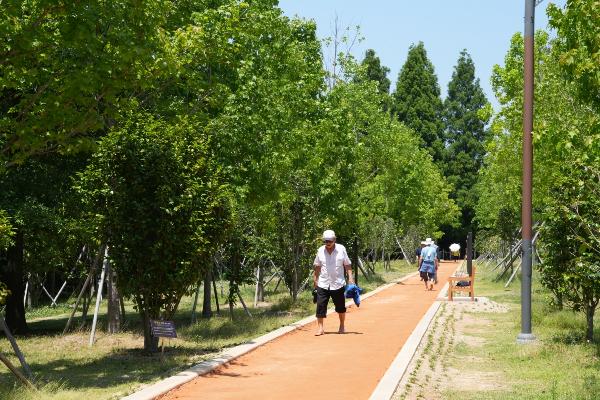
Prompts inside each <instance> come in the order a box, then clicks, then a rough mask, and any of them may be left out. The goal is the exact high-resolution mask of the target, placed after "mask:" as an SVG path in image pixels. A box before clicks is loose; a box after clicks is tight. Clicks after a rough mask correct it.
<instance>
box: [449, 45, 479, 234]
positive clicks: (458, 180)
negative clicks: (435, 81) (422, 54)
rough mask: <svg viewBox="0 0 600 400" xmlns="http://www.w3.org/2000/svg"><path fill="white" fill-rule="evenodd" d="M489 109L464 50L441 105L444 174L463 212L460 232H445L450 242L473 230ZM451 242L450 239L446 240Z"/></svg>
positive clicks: (469, 59) (473, 65) (469, 57)
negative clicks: (442, 115)
mask: <svg viewBox="0 0 600 400" xmlns="http://www.w3.org/2000/svg"><path fill="white" fill-rule="evenodd" d="M489 110H490V105H489V103H488V101H487V99H486V98H485V95H484V93H483V90H482V89H481V86H480V85H479V79H478V78H476V77H475V64H474V63H473V60H472V59H471V56H470V55H469V54H468V53H467V51H466V50H463V51H462V52H461V53H460V57H459V58H458V63H457V64H456V66H455V67H454V72H453V73H452V79H451V80H450V83H448V96H447V97H446V99H445V101H444V123H445V133H444V137H445V145H446V150H445V154H444V174H445V176H446V178H447V179H448V182H450V183H452V184H453V185H454V192H453V193H452V197H453V198H454V199H455V200H456V202H457V204H458V206H459V207H460V208H461V210H462V221H461V228H460V229H459V230H454V231H452V230H450V231H446V236H448V235H450V236H452V239H453V240H462V241H464V238H466V234H467V232H468V231H469V230H473V231H474V227H473V226H472V221H473V216H474V207H475V204H476V203H477V195H476V191H475V188H474V185H475V183H476V182H477V176H478V171H479V169H480V168H482V166H483V156H484V152H485V147H484V144H485V140H486V138H487V135H488V130H487V128H486V125H487V122H488V120H489V114H490V113H489ZM448 239H450V238H448Z"/></svg>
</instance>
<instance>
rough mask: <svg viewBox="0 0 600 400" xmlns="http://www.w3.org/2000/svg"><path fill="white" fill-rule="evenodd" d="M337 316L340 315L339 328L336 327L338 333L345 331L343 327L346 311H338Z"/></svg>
mask: <svg viewBox="0 0 600 400" xmlns="http://www.w3.org/2000/svg"><path fill="white" fill-rule="evenodd" d="M338 316H339V317H340V329H338V333H346V329H345V328H344V321H345V320H346V313H338Z"/></svg>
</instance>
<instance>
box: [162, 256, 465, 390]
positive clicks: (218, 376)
mask: <svg viewBox="0 0 600 400" xmlns="http://www.w3.org/2000/svg"><path fill="white" fill-rule="evenodd" d="M455 268H456V264H455V263H442V264H441V266H440V270H439V282H440V283H439V284H438V285H437V287H436V288H435V289H434V290H433V291H425V288H424V285H423V283H422V282H421V281H420V280H419V277H418V276H414V277H412V278H409V279H408V280H406V281H404V282H402V283H397V284H395V285H393V286H391V287H390V288H388V289H386V290H383V291H381V292H379V293H377V294H375V295H374V296H372V297H370V298H368V299H365V300H364V301H363V302H362V303H361V306H360V308H356V307H350V308H349V309H348V313H347V316H346V331H347V332H346V333H345V334H337V328H338V318H337V315H336V314H335V313H333V314H332V315H329V316H328V318H327V319H326V320H325V331H326V334H325V335H323V336H319V337H315V336H314V332H315V325H314V324H310V325H308V326H304V327H302V328H300V329H297V330H295V331H294V332H292V333H289V334H287V335H284V336H282V337H280V338H278V339H276V340H274V341H272V342H269V343H267V344H266V345H264V346H262V347H260V348H258V349H256V350H254V351H252V352H250V353H248V354H246V355H244V356H242V357H239V358H238V359H236V360H234V361H232V362H231V363H228V364H226V365H224V366H222V367H220V368H218V369H216V370H215V371H213V372H212V373H210V374H208V375H204V376H201V377H198V378H196V379H194V380H193V381H191V382H189V383H188V384H186V385H183V386H181V387H180V388H178V389H175V390H173V391H171V392H169V393H167V394H166V395H165V396H163V397H162V399H163V400H165V399H169V400H172V399H200V398H203V399H252V398H260V399H288V398H304V397H306V396H309V397H311V398H326V399H344V400H346V399H368V398H369V396H370V395H371V393H372V392H373V390H374V389H375V387H376V386H377V383H378V382H379V380H380V379H381V377H382V376H383V375H384V373H385V372H386V370H387V369H388V367H389V366H390V364H391V362H392V361H393V359H394V358H395V357H396V355H397V354H398V352H399V351H400V349H401V348H402V346H403V345H404V343H405V342H406V340H407V338H408V337H409V336H410V334H411V333H412V331H413V330H414V328H415V327H416V325H417V324H418V322H419V321H420V320H421V318H422V317H423V315H424V314H425V313H426V311H427V310H428V309H429V307H430V306H431V304H432V303H433V302H434V301H435V299H436V297H437V296H438V294H439V290H440V288H441V287H442V286H443V284H444V283H445V282H446V280H447V277H448V276H449V275H450V274H451V273H452V272H454V269H455Z"/></svg>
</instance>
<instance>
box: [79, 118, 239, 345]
mask: <svg viewBox="0 0 600 400" xmlns="http://www.w3.org/2000/svg"><path fill="white" fill-rule="evenodd" d="M209 145H210V144H209V141H208V139H206V138H203V137H202V136H201V135H200V134H199V132H198V126H196V125H195V124H194V123H192V122H188V121H185V120H181V121H178V122H177V123H175V124H167V123H164V122H161V121H157V120H154V119H153V118H151V117H149V116H147V115H139V116H132V118H131V120H130V121H129V122H128V123H127V124H125V125H124V126H123V128H122V129H119V130H115V131H113V132H111V133H110V134H109V135H108V136H106V137H105V138H104V139H102V140H101V141H100V143H99V148H98V151H97V152H96V153H95V154H94V156H93V158H92V161H91V163H90V164H89V165H88V167H87V168H86V170H85V172H83V173H82V174H81V175H80V180H79V183H78V186H77V187H78V190H79V192H80V193H81V196H82V198H83V200H84V203H85V204H86V205H87V207H88V209H89V212H90V218H93V219H92V221H93V226H94V227H95V229H96V233H95V234H96V237H97V239H98V240H99V241H100V242H102V243H105V244H107V245H108V247H109V254H110V258H111V260H112V262H113V265H114V268H115V270H116V271H117V274H118V276H119V281H118V284H119V289H120V291H122V293H123V295H125V296H131V297H132V298H133V300H134V302H135V304H136V307H137V310H138V312H139V313H140V316H141V317H142V321H143V324H144V349H145V350H146V351H155V350H156V346H157V340H156V338H154V337H152V336H151V335H150V330H149V320H150V319H158V318H160V317H165V318H167V319H168V318H171V317H172V316H173V314H174V313H175V311H176V309H177V306H178V304H179V300H180V299H181V297H182V296H183V295H184V294H186V293H188V291H189V290H190V286H191V284H192V283H194V282H198V281H199V279H200V278H201V277H202V276H203V273H204V268H206V264H205V263H204V262H203V261H202V260H203V259H210V257H211V255H212V253H213V252H214V251H215V249H216V245H217V244H218V242H219V240H220V239H221V238H222V237H223V234H224V232H225V231H226V227H227V223H228V222H227V221H228V213H229V205H228V195H227V192H226V190H225V188H224V187H223V185H222V183H221V181H220V177H219V173H218V169H217V168H216V167H215V165H214V163H213V161H212V160H211V159H210V153H209Z"/></svg>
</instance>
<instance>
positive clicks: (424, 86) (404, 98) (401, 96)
mask: <svg viewBox="0 0 600 400" xmlns="http://www.w3.org/2000/svg"><path fill="white" fill-rule="evenodd" d="M393 98H394V99H393V100H394V104H393V112H394V114H396V115H397V117H398V119H399V120H400V122H403V123H404V124H405V125H406V126H408V127H409V128H411V129H413V130H414V131H415V132H416V133H417V134H418V135H419V136H420V138H421V146H422V147H424V148H426V149H427V150H428V152H429V154H431V155H432V156H433V159H434V161H440V160H441V159H442V153H443V149H444V144H443V141H442V132H443V125H442V122H441V113H442V99H441V97H440V87H439V85H438V80H437V76H436V75H435V70H434V67H433V64H432V63H431V61H429V59H428V58H427V52H426V51H425V45H424V44H423V42H419V44H417V45H411V46H410V48H409V50H408V57H407V59H406V62H405V63H404V65H403V66H402V69H401V70H400V73H399V74H398V81H397V83H396V91H395V92H394V93H393Z"/></svg>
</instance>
